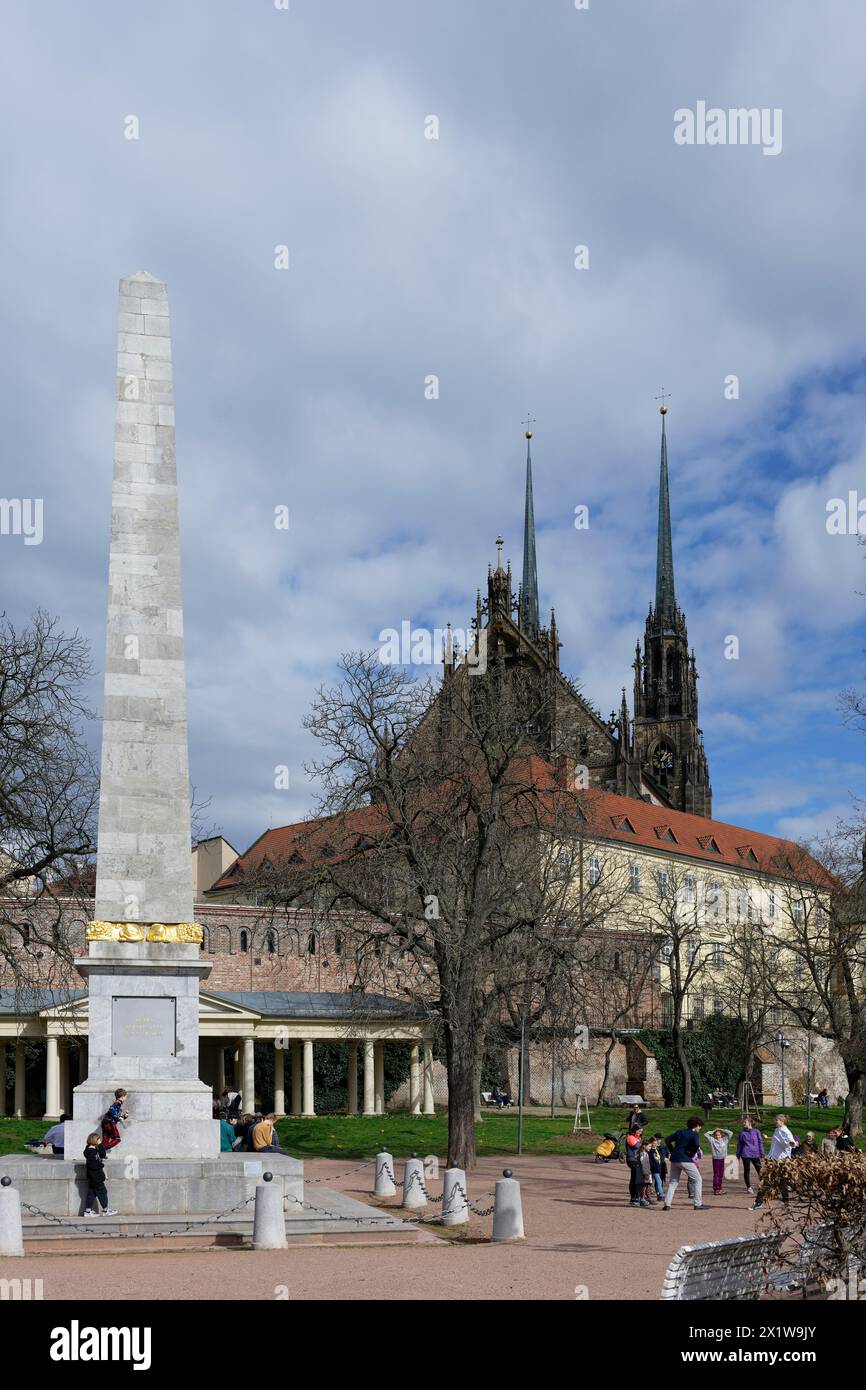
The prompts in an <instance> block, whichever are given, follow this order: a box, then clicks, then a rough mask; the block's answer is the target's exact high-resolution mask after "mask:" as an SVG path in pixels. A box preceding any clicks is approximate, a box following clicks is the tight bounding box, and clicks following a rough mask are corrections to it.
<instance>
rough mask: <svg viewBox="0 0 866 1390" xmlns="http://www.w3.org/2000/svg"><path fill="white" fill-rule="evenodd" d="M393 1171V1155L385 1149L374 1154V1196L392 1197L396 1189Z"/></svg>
mask: <svg viewBox="0 0 866 1390" xmlns="http://www.w3.org/2000/svg"><path fill="white" fill-rule="evenodd" d="M393 1171H394V1156H393V1154H389V1153H388V1151H387V1149H382V1150H381V1151H380V1152H379V1153H377V1154H376V1177H375V1180H374V1182H373V1196H374V1197H393V1196H394V1195H395V1193H396V1191H397V1189H396V1187H395V1186H394V1179H393V1178H392V1177H391V1174H392V1173H393Z"/></svg>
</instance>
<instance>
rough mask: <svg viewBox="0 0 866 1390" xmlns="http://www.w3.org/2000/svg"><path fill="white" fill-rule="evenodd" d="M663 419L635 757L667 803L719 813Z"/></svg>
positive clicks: (638, 658)
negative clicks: (679, 566) (683, 596)
mask: <svg viewBox="0 0 866 1390" xmlns="http://www.w3.org/2000/svg"><path fill="white" fill-rule="evenodd" d="M660 414H661V417H662V442H661V467H660V474H659V521H658V549H657V554H656V594H655V606H654V607H653V606H652V605H651V606H650V610H649V613H648V615H647V620H646V627H645V629H644V639H643V654H641V649H640V644H638V646H637V648H636V652H635V661H634V736H633V739H634V742H633V754H632V756H633V758H634V760H635V762H637V763H638V765H639V767H640V773H641V779H642V781H643V782H644V783H645V784H646V786H647V787H648V788H649V789H650V791H651V792H655V793H657V794H658V797H659V800H660V801H661V802H663V803H665V804H668V805H670V806H673V807H674V808H675V809H676V810H678V811H687V812H689V813H691V814H692V815H697V816H710V815H711V814H712V791H711V788H710V776H709V769H708V767H707V759H706V754H705V753H704V744H703V737H702V735H701V730H700V728H699V727H698V686H697V682H698V674H697V671H696V669H695V654H694V651H692V652H691V653H690V652H689V641H688V633H687V631H686V620H685V615H684V614H683V612H682V610H681V609H680V608H678V607H677V602H676V595H675V592H674V561H673V546H672V543H671V507H670V492H669V481H668V445H667V435H666V433H665V416H666V415H667V406H665V405H664V404H663V405H662V407H661V411H660Z"/></svg>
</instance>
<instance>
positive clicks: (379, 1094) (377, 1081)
mask: <svg viewBox="0 0 866 1390" xmlns="http://www.w3.org/2000/svg"><path fill="white" fill-rule="evenodd" d="M373 1057H374V1062H373V1067H374V1086H375V1090H376V1114H377V1115H384V1113H385V1044H384V1043H380V1042H377V1043H376V1045H375V1051H374V1053H373Z"/></svg>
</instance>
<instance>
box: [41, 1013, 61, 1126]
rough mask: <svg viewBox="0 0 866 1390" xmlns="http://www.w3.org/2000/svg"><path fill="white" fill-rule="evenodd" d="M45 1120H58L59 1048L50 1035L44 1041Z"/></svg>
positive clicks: (55, 1039)
mask: <svg viewBox="0 0 866 1390" xmlns="http://www.w3.org/2000/svg"><path fill="white" fill-rule="evenodd" d="M44 1118H45V1119H46V1120H59V1119H60V1048H59V1046H58V1040H57V1038H56V1037H54V1036H53V1035H52V1034H49V1035H48V1037H47V1038H46V1039H45V1115H44Z"/></svg>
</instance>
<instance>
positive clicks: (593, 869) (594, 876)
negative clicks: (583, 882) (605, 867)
mask: <svg viewBox="0 0 866 1390" xmlns="http://www.w3.org/2000/svg"><path fill="white" fill-rule="evenodd" d="M600 878H601V862H600V860H599V857H598V855H597V854H591V855H590V857H589V886H590V887H591V888H594V887H595V885H596V884H597V883H598V882H599V880H600Z"/></svg>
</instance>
